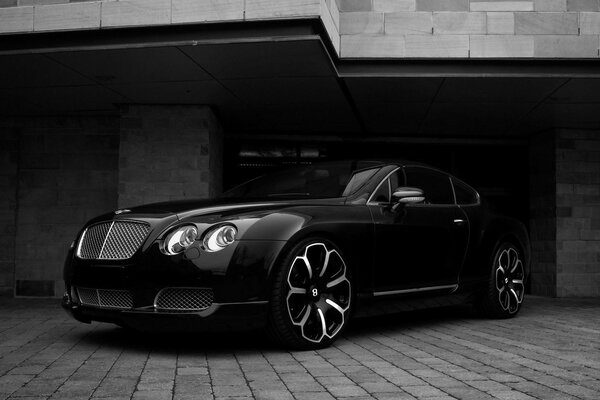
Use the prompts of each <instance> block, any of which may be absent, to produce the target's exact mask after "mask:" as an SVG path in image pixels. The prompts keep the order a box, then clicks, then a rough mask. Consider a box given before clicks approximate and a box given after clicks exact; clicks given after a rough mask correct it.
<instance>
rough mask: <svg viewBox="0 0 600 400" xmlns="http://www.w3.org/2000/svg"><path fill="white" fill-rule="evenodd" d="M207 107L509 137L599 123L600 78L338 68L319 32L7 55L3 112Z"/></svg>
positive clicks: (350, 130) (279, 123)
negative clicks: (344, 71)
mask: <svg viewBox="0 0 600 400" xmlns="http://www.w3.org/2000/svg"><path fill="white" fill-rule="evenodd" d="M126 103H138V104H208V105H211V106H213V107H214V108H215V109H216V110H217V112H218V113H219V115H220V118H221V121H222V123H223V125H224V126H225V128H226V129H227V130H228V131H230V132H237V133H244V132H247V133H252V132H260V133H278V132H297V133H311V134H322V133H325V134H327V133H332V134H339V135H342V134H348V135H357V134H361V133H362V134H366V135H369V136H378V135H396V136H412V137H415V136H460V137H477V136H481V137H490V136H493V137H506V136H507V135H508V136H511V135H513V136H514V135H523V134H531V133H535V132H538V131H540V130H542V129H546V128H548V127H553V126H557V127H575V128H599V127H600V113H598V107H597V103H600V79H593V78H587V77H585V78H582V77H578V78H569V77H568V76H561V77H529V76H523V77H493V76H480V77H459V76H447V77H441V76H414V77H406V76H404V77H390V76H388V77H378V76H375V75H373V74H372V73H371V74H369V75H365V76H359V75H356V74H354V75H352V76H348V77H346V76H343V75H342V76H341V77H340V76H338V74H337V72H336V69H335V65H334V63H333V62H332V60H331V59H330V57H329V54H328V51H327V48H326V46H324V45H323V43H322V42H321V40H320V39H318V38H305V39H302V40H299V39H294V40H284V39H281V38H280V39H273V38H268V39H267V38H266V39H264V40H263V41H258V40H252V41H249V42H246V43H239V42H236V43H224V42H219V43H212V44H198V45H196V46H191V45H185V46H181V45H173V46H164V45H163V46H161V47H147V48H129V49H96V50H85V51H84V50H77V51H75V50H72V51H61V52H49V53H46V54H41V53H38V54H23V55H3V56H0V114H1V115H10V116H13V115H62V114H75V113H79V114H86V113H90V114H99V113H100V114H117V113H118V112H119V111H118V110H119V108H118V105H119V104H126Z"/></svg>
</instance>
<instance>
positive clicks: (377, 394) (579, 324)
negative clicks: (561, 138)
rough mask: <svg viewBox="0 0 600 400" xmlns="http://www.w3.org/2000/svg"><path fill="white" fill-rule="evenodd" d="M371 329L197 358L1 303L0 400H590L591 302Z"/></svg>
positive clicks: (193, 351) (31, 307)
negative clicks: (291, 348) (305, 345)
mask: <svg viewBox="0 0 600 400" xmlns="http://www.w3.org/2000/svg"><path fill="white" fill-rule="evenodd" d="M15 319H16V320H15ZM373 321H374V320H373V319H367V320H357V321H356V323H355V324H354V325H353V327H352V328H350V329H349V330H348V331H346V333H345V337H344V338H342V339H341V340H339V341H338V342H336V343H335V344H334V345H333V346H332V347H330V348H328V349H322V350H317V351H307V352H288V351H285V350H283V349H273V348H269V349H266V348H263V347H264V344H261V343H258V342H257V343H252V342H248V343H246V342H245V343H246V344H244V345H243V346H242V348H240V345H239V344H236V345H235V349H234V348H232V347H233V345H232V344H231V343H230V339H221V338H220V337H219V335H215V336H213V337H211V338H209V340H210V341H211V343H213V344H214V347H211V348H210V349H206V350H199V347H197V346H195V345H193V344H191V342H185V341H180V342H178V343H176V344H173V343H172V342H169V341H165V342H163V341H146V340H144V339H141V338H138V337H136V338H135V340H132V338H131V337H127V336H123V335H121V334H116V332H120V330H118V328H114V327H112V326H110V325H104V324H92V325H81V324H78V323H76V322H75V321H72V320H69V319H68V318H67V317H66V316H65V315H63V312H62V311H61V310H60V309H58V307H56V304H55V303H53V302H51V301H41V300H24V299H23V300H4V299H2V300H0V322H1V323H0V339H1V340H2V341H3V342H8V343H11V344H10V345H9V346H2V347H4V352H2V353H0V400H3V399H8V398H15V399H17V398H18V399H20V400H23V399H48V398H51V399H84V398H85V399H87V398H92V399H116V400H120V399H136V400H137V399H150V400H152V399H161V400H162V399H165V398H167V399H171V398H172V399H174V400H191V399H198V398H201V399H238V400H242V399H267V400H269V399H293V398H295V399H297V400H331V399H336V398H341V399H343V398H351V399H394V400H397V399H437V400H441V399H450V398H458V399H467V400H468V399H473V400H485V399H494V398H496V399H497V398H500V399H507V400H522V399H532V398H535V399H557V400H558V399H560V400H563V399H594V400H595V399H597V398H598V393H599V392H600V336H599V335H598V332H599V331H598V326H600V302H598V301H597V300H586V299H574V300H569V299H547V298H540V297H529V298H528V299H527V303H526V306H525V307H524V308H523V310H522V314H520V315H519V316H518V317H517V318H513V319H510V320H485V319H478V318H474V317H473V313H472V312H471V311H468V310H467V311H465V310H464V308H457V309H441V310H429V311H420V312H418V313H404V314H402V315H400V316H399V317H398V318H387V319H382V320H381V321H382V322H378V323H373ZM375 321H378V320H377V319H375ZM399 321H402V322H401V323H400V322H399ZM1 326H5V327H6V330H4V331H2V330H1V329H2V328H1ZM167 342H168V343H167Z"/></svg>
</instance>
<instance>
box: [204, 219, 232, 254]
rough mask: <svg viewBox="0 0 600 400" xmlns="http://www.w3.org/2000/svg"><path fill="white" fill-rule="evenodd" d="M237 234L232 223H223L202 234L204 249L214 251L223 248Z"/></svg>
mask: <svg viewBox="0 0 600 400" xmlns="http://www.w3.org/2000/svg"><path fill="white" fill-rule="evenodd" d="M236 235H237V229H235V226H233V225H223V226H219V227H218V228H215V229H212V230H211V231H209V232H208V233H207V234H206V236H204V241H203V242H202V243H203V244H204V249H205V250H206V251H210V252H214V251H219V250H223V249H224V248H225V247H227V246H229V245H230V244H231V243H233V242H234V241H235V236H236Z"/></svg>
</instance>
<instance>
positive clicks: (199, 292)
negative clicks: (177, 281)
mask: <svg viewBox="0 0 600 400" xmlns="http://www.w3.org/2000/svg"><path fill="white" fill-rule="evenodd" d="M212 302H213V291H212V289H206V288H166V289H163V290H161V291H160V292H158V294H157V295H156V298H155V299H154V307H155V308H156V309H157V310H159V311H202V310H206V309H207V308H208V307H210V306H211V304H212Z"/></svg>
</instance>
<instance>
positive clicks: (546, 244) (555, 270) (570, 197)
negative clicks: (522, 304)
mask: <svg viewBox="0 0 600 400" xmlns="http://www.w3.org/2000/svg"><path fill="white" fill-rule="evenodd" d="M530 160H531V169H530V173H531V175H530V178H531V179H530V204H531V221H530V227H531V240H532V250H533V253H532V279H531V281H532V287H531V289H532V292H533V293H535V294H541V295H547V296H559V297H575V296H584V297H585V296H590V297H598V296H600V135H598V132H594V131H573V130H558V131H556V132H554V131H553V132H545V133H543V134H540V135H538V136H537V137H535V138H533V140H532V142H531V158H530Z"/></svg>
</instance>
